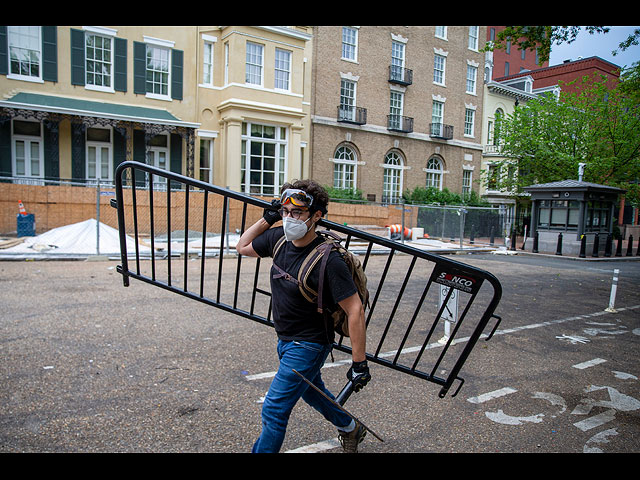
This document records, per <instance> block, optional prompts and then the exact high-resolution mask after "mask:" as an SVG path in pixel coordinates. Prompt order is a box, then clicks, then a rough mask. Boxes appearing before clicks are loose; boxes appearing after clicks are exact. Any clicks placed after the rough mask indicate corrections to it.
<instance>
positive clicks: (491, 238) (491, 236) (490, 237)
mask: <svg viewBox="0 0 640 480" xmlns="http://www.w3.org/2000/svg"><path fill="white" fill-rule="evenodd" d="M494 241H495V236H494V233H493V227H491V233H490V235H489V245H491V246H492V247H493V243H494Z"/></svg>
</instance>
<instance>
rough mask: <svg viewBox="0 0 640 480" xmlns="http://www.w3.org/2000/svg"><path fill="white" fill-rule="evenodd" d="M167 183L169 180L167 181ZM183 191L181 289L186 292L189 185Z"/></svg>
mask: <svg viewBox="0 0 640 480" xmlns="http://www.w3.org/2000/svg"><path fill="white" fill-rule="evenodd" d="M167 183H169V182H167ZM185 187H186V188H185V192H184V258H183V267H182V268H183V271H184V275H183V276H184V279H183V280H184V281H183V287H182V288H183V290H184V291H185V292H186V291H187V290H188V288H187V265H188V263H189V185H185Z"/></svg>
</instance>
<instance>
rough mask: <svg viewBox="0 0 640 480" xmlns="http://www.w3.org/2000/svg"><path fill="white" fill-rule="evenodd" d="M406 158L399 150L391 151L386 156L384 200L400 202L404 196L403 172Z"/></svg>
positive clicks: (383, 184)
mask: <svg viewBox="0 0 640 480" xmlns="http://www.w3.org/2000/svg"><path fill="white" fill-rule="evenodd" d="M403 167H404V159H403V158H402V156H401V155H400V154H399V153H398V152H394V151H391V152H389V153H387V155H386V156H385V157H384V174H383V183H382V201H383V202H385V203H399V202H400V199H401V197H402V181H403V178H402V172H403Z"/></svg>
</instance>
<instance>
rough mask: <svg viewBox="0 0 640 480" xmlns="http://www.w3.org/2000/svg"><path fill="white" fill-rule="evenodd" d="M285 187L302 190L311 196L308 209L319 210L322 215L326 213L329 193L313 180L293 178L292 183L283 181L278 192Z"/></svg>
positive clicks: (282, 190)
mask: <svg viewBox="0 0 640 480" xmlns="http://www.w3.org/2000/svg"><path fill="white" fill-rule="evenodd" d="M287 188H298V189H300V190H304V191H305V192H307V193H308V194H309V195H311V196H312V197H313V203H312V204H311V208H310V209H309V210H310V211H311V212H315V211H316V210H320V211H321V212H322V215H326V214H327V206H328V205H329V194H328V193H327V191H326V190H325V189H324V187H323V186H322V185H320V184H319V183H318V182H316V181H315V180H294V181H293V183H289V182H287V183H285V184H284V185H282V188H281V189H280V193H282V192H284V191H285V190H286V189H287Z"/></svg>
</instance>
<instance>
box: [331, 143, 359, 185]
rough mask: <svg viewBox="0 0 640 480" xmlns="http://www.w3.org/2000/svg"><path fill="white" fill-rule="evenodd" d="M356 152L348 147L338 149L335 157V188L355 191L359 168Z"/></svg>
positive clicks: (343, 146)
mask: <svg viewBox="0 0 640 480" xmlns="http://www.w3.org/2000/svg"><path fill="white" fill-rule="evenodd" d="M357 161H358V157H357V155H356V152H355V151H354V150H353V149H352V148H351V147H348V146H346V145H342V146H340V147H338V148H337V150H336V153H335V154H334V156H333V162H334V164H333V187H334V188H343V189H348V190H355V188H356V176H357V173H358V172H357V167H358V164H357V163H358V162H357Z"/></svg>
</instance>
